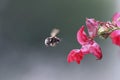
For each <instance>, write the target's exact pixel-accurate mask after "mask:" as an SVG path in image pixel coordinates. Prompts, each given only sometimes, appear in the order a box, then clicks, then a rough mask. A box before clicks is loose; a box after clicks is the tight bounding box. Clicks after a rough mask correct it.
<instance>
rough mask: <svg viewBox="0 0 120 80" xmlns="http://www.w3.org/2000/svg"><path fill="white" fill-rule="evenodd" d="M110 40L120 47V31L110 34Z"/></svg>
mask: <svg viewBox="0 0 120 80" xmlns="http://www.w3.org/2000/svg"><path fill="white" fill-rule="evenodd" d="M110 38H111V39H112V42H113V43H114V44H116V45H118V46H120V30H115V31H113V32H112V33H111V34H110Z"/></svg>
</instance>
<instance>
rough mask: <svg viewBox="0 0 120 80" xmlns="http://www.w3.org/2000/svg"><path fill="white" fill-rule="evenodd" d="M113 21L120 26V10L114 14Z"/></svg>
mask: <svg viewBox="0 0 120 80" xmlns="http://www.w3.org/2000/svg"><path fill="white" fill-rule="evenodd" d="M112 21H113V23H114V24H115V25H117V26H118V27H120V12H117V13H115V14H114V15H113V17H112Z"/></svg>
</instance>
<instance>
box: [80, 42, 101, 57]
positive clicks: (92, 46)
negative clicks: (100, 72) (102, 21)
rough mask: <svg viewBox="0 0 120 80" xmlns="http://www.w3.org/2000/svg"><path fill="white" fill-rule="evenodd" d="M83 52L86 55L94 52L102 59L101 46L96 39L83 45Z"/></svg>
mask: <svg viewBox="0 0 120 80" xmlns="http://www.w3.org/2000/svg"><path fill="white" fill-rule="evenodd" d="M81 52H82V53H83V54H84V55H85V54H90V53H92V54H93V55H94V56H96V58H97V59H102V51H101V48H100V46H99V45H98V44H97V43H96V42H95V41H91V42H90V43H88V44H85V45H83V46H82V48H81Z"/></svg>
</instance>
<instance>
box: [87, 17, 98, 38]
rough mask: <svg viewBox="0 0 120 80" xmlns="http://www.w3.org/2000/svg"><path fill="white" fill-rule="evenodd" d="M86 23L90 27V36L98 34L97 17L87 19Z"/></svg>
mask: <svg viewBox="0 0 120 80" xmlns="http://www.w3.org/2000/svg"><path fill="white" fill-rule="evenodd" d="M86 25H87V28H88V33H89V36H90V37H92V38H93V37H95V36H96V35H97V30H98V21H96V20H95V19H93V18H91V19H88V18H87V19H86Z"/></svg>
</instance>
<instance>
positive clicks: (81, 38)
mask: <svg viewBox="0 0 120 80" xmlns="http://www.w3.org/2000/svg"><path fill="white" fill-rule="evenodd" d="M77 41H78V42H79V43H80V44H81V45H84V44H85V43H86V42H87V41H88V37H87V35H86V33H85V32H84V26H82V27H81V28H80V29H79V30H78V32H77Z"/></svg>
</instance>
